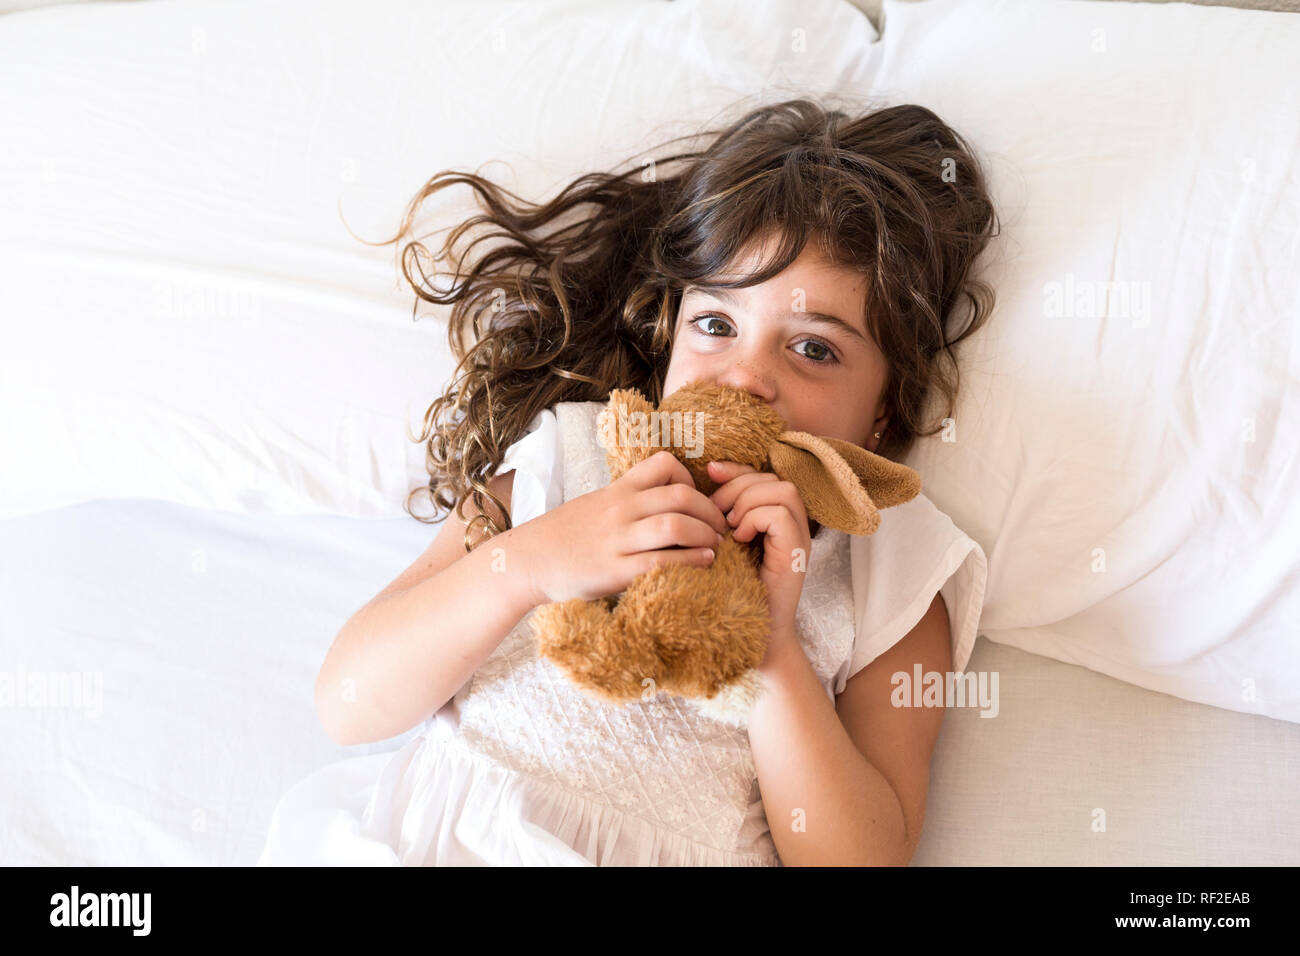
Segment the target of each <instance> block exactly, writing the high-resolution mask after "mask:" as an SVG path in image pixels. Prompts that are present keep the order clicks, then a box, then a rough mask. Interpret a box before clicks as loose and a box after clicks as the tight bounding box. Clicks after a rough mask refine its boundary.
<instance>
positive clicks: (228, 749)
mask: <svg viewBox="0 0 1300 956" xmlns="http://www.w3.org/2000/svg"><path fill="white" fill-rule="evenodd" d="M433 533H434V529H433V528H430V527H428V526H424V525H420V524H418V523H417V522H415V521H414V520H413V519H409V518H408V519H406V520H401V519H376V520H364V519H349V518H338V517H328V516H319V517H283V518H281V517H267V516H261V517H257V518H250V517H247V516H238V515H233V514H227V513H221V512H216V511H205V510H197V509H190V508H186V507H183V506H180V505H174V504H168V503H164V502H153V501H143V500H128V501H117V502H106V501H104V502H91V503H86V504H82V505H75V506H72V507H68V508H62V509H59V510H57V511H52V512H47V513H44V514H40V515H32V516H27V517H22V518H13V519H9V520H6V521H4V522H2V523H0V674H4V675H9V676H10V679H11V680H14V679H16V678H18V677H19V676H22V677H24V678H25V680H24V681H23V684H24V685H25V686H26V690H27V694H26V699H25V700H24V699H23V698H21V697H20V696H18V695H17V694H15V695H13V696H12V697H11V698H9V699H8V700H6V702H5V705H4V706H3V707H0V720H2V721H3V724H2V725H0V726H3V731H0V749H2V750H3V753H4V755H5V759H4V764H5V768H6V772H5V773H4V774H3V777H2V778H0V779H2V781H3V782H0V819H3V821H4V825H3V826H2V827H0V860H2V861H3V862H4V863H8V864H42V865H44V864H88V865H117V864H121V865H137V864H168V865H178V864H179V865H188V864H251V863H253V862H254V861H255V860H256V858H257V854H258V852H259V851H260V850H261V846H262V841H263V839H264V837H265V833H266V825H267V822H268V820H269V818H270V813H271V810H272V808H273V807H274V804H275V801H276V799H278V797H279V796H280V794H281V793H282V792H283V791H284V790H286V789H287V788H288V787H289V785H290V784H291V783H293V782H294V781H295V780H297V779H298V778H299V777H301V776H305V775H306V774H307V773H309V772H310V771H312V770H314V769H316V768H317V767H319V766H322V765H324V764H325V763H327V762H330V761H332V760H336V759H338V758H339V757H342V756H348V755H354V754H363V753H367V752H370V751H379V750H388V749H394V750H395V749H397V747H398V746H400V744H401V743H402V742H403V741H404V740H405V739H406V737H407V736H409V735H403V736H402V737H398V738H394V739H393V741H391V742H385V743H381V744H373V745H368V746H364V747H348V748H344V747H340V746H338V745H336V744H334V743H333V742H332V741H331V740H330V739H329V738H328V737H327V736H326V735H325V733H324V731H323V730H322V729H321V728H320V726H319V724H318V723H317V720H316V716H315V711H314V705H313V689H314V682H315V677H316V672H317V670H318V669H319V667H320V662H321V660H322V659H323V657H324V655H325V651H326V650H327V649H328V647H329V645H330V643H331V641H332V640H333V638H334V635H335V634H336V633H337V632H338V629H339V628H340V627H341V626H342V625H343V623H344V622H345V621H346V620H347V618H348V617H349V616H350V615H351V614H352V612H353V611H355V610H356V609H357V608H358V607H360V606H361V605H362V604H363V603H365V602H366V601H367V600H369V599H370V598H371V597H372V596H373V595H374V594H376V593H377V592H378V591H379V590H380V589H381V588H382V587H383V586H384V585H386V584H387V583H388V582H389V581H390V580H391V579H392V578H393V577H395V576H396V575H397V573H398V572H399V571H400V570H402V568H404V567H405V566H406V565H407V564H408V563H409V562H410V561H412V560H414V558H415V556H416V555H417V554H419V552H420V551H422V550H423V548H424V547H425V545H426V544H427V542H428V540H429V539H430V538H431V536H432V534H433ZM60 674H78V675H84V674H89V675H90V678H91V679H90V681H89V685H88V689H89V690H90V691H91V693H90V694H87V695H84V696H83V697H82V698H81V699H80V700H77V699H76V698H71V699H69V698H66V697H65V698H64V700H65V701H66V702H67V704H69V705H65V706H58V707H54V706H48V705H45V704H42V703H40V702H39V700H34V699H33V695H32V693H31V692H32V690H33V689H34V688H35V687H39V686H41V685H44V686H46V687H50V688H53V687H54V686H55V685H54V684H53V683H52V681H53V680H54V676H55V675H60ZM96 682H98V683H99V684H100V686H101V687H102V694H100V695H96V694H95V693H94V690H95V683H96ZM11 686H12V685H11ZM76 686H81V682H76V683H74V684H73V685H72V687H76ZM97 696H98V700H97V699H96V698H97ZM97 712H98V713H97Z"/></svg>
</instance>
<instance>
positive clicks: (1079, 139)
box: [876, 0, 1300, 721]
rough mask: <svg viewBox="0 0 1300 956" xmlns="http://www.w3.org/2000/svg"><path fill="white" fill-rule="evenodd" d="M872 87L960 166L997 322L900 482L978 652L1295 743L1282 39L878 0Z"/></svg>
mask: <svg viewBox="0 0 1300 956" xmlns="http://www.w3.org/2000/svg"><path fill="white" fill-rule="evenodd" d="M884 13H885V23H884V26H883V34H884V37H885V40H884V43H885V45H886V47H887V50H888V55H887V56H886V57H885V59H884V62H883V63H882V66H881V69H880V71H879V73H878V74H877V84H878V86H877V90H876V92H877V93H879V94H881V95H885V96H891V97H895V98H897V99H900V100H901V99H906V100H911V101H916V102H921V103H925V104H927V105H928V106H930V107H931V108H932V109H934V110H935V111H936V112H937V113H938V114H939V115H940V116H943V117H944V118H945V119H946V120H948V121H949V122H950V123H952V124H953V125H954V126H955V127H956V128H957V129H958V130H959V131H961V132H962V133H963V134H964V135H966V136H967V137H968V138H969V139H970V140H971V141H972V142H973V143H974V144H975V146H976V147H977V149H979V150H980V151H981V152H982V153H983V154H984V155H985V156H986V158H987V165H988V168H989V172H990V176H991V179H992V185H993V188H994V192H995V199H996V201H997V202H998V205H999V207H1000V210H1001V213H1002V216H1003V221H1004V229H1003V235H1002V238H1001V239H1000V240H998V241H997V242H996V243H995V246H994V248H993V249H992V250H991V252H990V255H989V256H988V257H987V260H986V263H987V268H986V270H985V273H984V275H985V278H987V279H988V281H990V282H991V283H992V285H993V286H994V288H995V289H996V292H997V296H998V301H997V306H996V310H995V312H994V314H993V316H992V318H991V320H990V322H989V324H988V325H987V326H986V327H985V329H984V330H983V331H981V332H979V333H977V334H976V335H975V336H974V337H973V338H972V339H970V340H969V341H968V343H967V344H966V345H965V346H963V347H962V348H963V351H962V353H961V354H962V366H963V368H962V373H963V374H962V392H961V396H960V399H959V403H958V406H957V409H956V413H955V415H953V421H952V423H951V426H950V427H949V428H947V429H945V431H944V432H943V433H941V434H940V435H938V436H935V437H933V438H929V439H926V440H924V441H922V442H921V443H920V444H919V445H918V447H917V448H916V449H915V451H914V453H913V454H911V455H910V456H909V457H908V460H907V463H908V464H909V465H911V466H912V467H913V468H915V469H917V471H918V472H920V473H921V475H922V476H923V490H924V493H925V494H926V495H928V496H929V497H930V499H931V500H932V501H933V502H934V503H935V504H936V505H937V506H938V507H939V508H940V509H941V510H942V511H945V512H946V513H947V514H948V515H949V516H950V517H951V518H952V519H953V520H954V521H955V522H956V524H957V525H958V527H960V528H962V530H964V531H965V532H966V533H967V534H969V535H970V536H971V537H973V538H974V539H975V540H977V541H978V542H979V543H980V545H981V546H982V547H983V549H984V551H985V553H986V555H987V556H988V587H987V592H986V595H985V604H984V611H983V616H982V618H981V623H980V633H981V634H983V635H984V636H985V637H987V638H989V639H991V640H994V641H1000V642H1003V643H1007V644H1011V645H1014V646H1016V647H1019V648H1022V649H1024V650H1028V651H1033V652H1035V653H1038V654H1043V655H1046V656H1048V657H1052V658H1055V659H1057V660H1061V661H1066V662H1069V663H1073V664H1079V665H1081V666H1083V667H1088V668H1091V669H1093V670H1096V671H1100V672H1101V673H1104V674H1109V675H1110V676H1112V677H1116V678H1118V679H1120V680H1125V681H1129V682H1132V683H1134V684H1138V685H1141V686H1143V687H1146V688H1150V689H1152V690H1157V691H1161V692H1164V693H1167V694H1172V695H1175V696H1178V697H1183V698H1187V699H1190V700H1195V701H1200V702H1202V703H1207V704H1213V705H1215V706H1219V707H1225V708H1228V709H1232V710H1240V711H1247V712H1253V713H1260V714H1267V715H1269V716H1273V717H1278V718H1282V719H1285V720H1291V721H1300V545H1298V544H1297V542H1298V541H1300V462H1298V459H1297V451H1296V450H1297V448H1300V177H1297V176H1296V159H1295V144H1296V143H1297V142H1300V110H1297V109H1296V108H1295V106H1296V103H1295V84H1294V73H1295V63H1296V51H1297V50H1300V17H1297V16H1294V15H1289V14H1284V13H1267V12H1259V11H1243V10H1233V9H1227V8H1221V7H1207V6H1191V5H1186V4H1170V5H1165V4H1117V3H1106V2H1061V3H1041V2H1037V0H1034V2H1030V0H1007V2H1002V3H968V2H950V0H928V2H926V3H916V4H913V3H897V2H892V0H886V3H885V9H884Z"/></svg>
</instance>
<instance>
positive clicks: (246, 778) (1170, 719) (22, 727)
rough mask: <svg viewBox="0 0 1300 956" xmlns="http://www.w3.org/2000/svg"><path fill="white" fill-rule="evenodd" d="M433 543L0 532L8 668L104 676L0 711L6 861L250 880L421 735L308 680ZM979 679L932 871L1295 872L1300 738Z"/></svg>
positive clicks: (1042, 676)
mask: <svg viewBox="0 0 1300 956" xmlns="http://www.w3.org/2000/svg"><path fill="white" fill-rule="evenodd" d="M434 533H436V529H435V528H434V527H431V526H427V525H421V524H419V523H417V522H415V521H414V520H413V519H410V518H406V519H363V518H345V517H330V516H278V517H275V516H252V515H240V514H233V513H224V512H216V511H207V510H200V509H192V508H188V507H185V506H182V505H177V504H171V503H166V502H153V501H142V500H127V501H97V502H88V503H84V504H80V505H74V506H71V507H68V508H63V509H59V510H57V511H51V512H46V513H42V514H38V515H30V516H25V517H20V518H10V519H7V520H5V521H0V675H9V677H10V679H11V680H12V678H13V677H15V676H17V675H18V674H20V673H23V674H25V675H27V676H28V677H31V676H32V675H36V677H37V678H38V681H37V682H38V683H39V682H40V681H41V680H44V679H45V678H47V677H49V676H50V675H53V674H79V673H87V672H88V673H90V674H91V675H92V683H91V690H92V693H91V694H90V695H89V697H88V698H87V699H83V700H81V701H79V702H78V701H72V702H71V703H73V704H77V706H62V707H49V706H43V705H38V704H34V703H33V701H31V700H30V698H29V699H27V700H26V701H23V702H19V701H18V700H17V699H12V700H10V701H8V702H6V703H5V704H4V706H3V707H0V751H2V752H3V753H4V755H5V761H4V766H5V770H6V772H5V773H4V774H3V775H2V776H0V861H2V862H3V863H6V864H36V865H50V864H53V865H59V864H79V865H136V864H164V865H167V864H170V865H191V864H218V865H227V864H234V865H244V864H252V863H254V862H255V861H256V858H257V854H258V853H259V852H260V850H261V848H262V845H263V842H264V840H265V837H266V832H267V827H268V824H269V822H270V816H271V811H272V809H273V808H274V806H275V802H276V800H277V799H278V798H279V796H280V795H281V794H282V793H283V792H284V791H285V790H286V789H288V787H289V786H290V785H291V784H292V783H294V782H296V781H297V780H299V779H300V778H302V777H304V776H306V775H307V774H308V773H310V772H312V771H314V770H316V769H318V768H320V767H323V766H325V765H326V764H327V763H331V762H333V761H335V760H338V759H340V758H341V757H345V756H353V755H359V754H366V753H375V754H379V753H382V752H384V751H396V750H397V749H398V748H399V747H400V746H401V744H402V743H404V742H405V741H406V740H407V739H409V737H410V736H411V735H412V733H414V731H412V732H408V733H407V734H403V735H401V736H399V737H395V738H393V739H392V740H389V741H384V742H381V743H376V744H371V745H366V746H361V747H339V746H337V745H335V744H333V743H332V742H331V741H330V740H329V738H328V737H326V736H325V733H324V731H323V730H321V728H320V726H319V725H318V723H317V721H316V717H315V714H314V711H313V704H312V699H313V686H314V681H315V676H316V672H317V669H318V668H319V666H320V662H321V660H322V658H323V656H324V654H325V651H326V649H327V648H328V647H329V644H330V642H331V641H332V639H333V637H334V635H335V634H336V633H337V631H338V629H339V627H340V626H342V624H343V622H344V621H345V620H346V619H347V618H348V617H349V616H350V615H351V613H352V612H353V611H355V610H356V608H358V607H360V606H361V604H363V603H364V602H365V601H367V600H369V598H370V597H371V596H373V595H374V594H375V593H377V592H378V591H379V590H380V589H381V588H383V587H384V585H386V584H387V583H388V582H389V581H390V580H392V578H393V577H395V576H396V575H397V574H398V573H399V572H400V571H401V570H402V569H403V568H405V567H406V566H407V565H408V564H409V563H410V562H411V561H412V560H414V558H415V557H416V555H418V554H419V553H420V552H421V551H422V550H423V548H424V547H425V545H426V543H427V542H428V541H429V540H430V539H431V537H432V536H433V534H434ZM969 669H970V670H973V671H986V672H990V673H997V674H998V681H999V682H998V712H997V716H996V718H995V719H988V718H984V717H981V716H980V712H979V711H978V710H977V709H975V708H968V709H964V710H963V709H954V710H951V711H949V713H948V714H947V715H946V716H945V720H944V729H943V732H942V734H941V735H940V738H939V742H938V745H937V747H936V750H935V755H934V763H933V767H932V774H931V785H930V797H929V803H928V807H927V818H926V823H925V832H924V835H923V837H922V840H921V845H920V847H919V848H918V851H917V855H916V857H915V860H914V862H915V863H917V864H928V865H936V864H937V865H946V864H963V865H972V864H974V865H995V864H1017V865H1034V864H1048V865H1061V864H1071V863H1076V864H1077V863H1081V864H1109V865H1176V864H1207V865H1278V864H1291V865H1295V864H1300V800H1298V799H1297V792H1296V784H1295V782H1296V780H1297V779H1300V725H1297V724H1293V723H1288V722H1286V721H1279V720H1273V719H1271V718H1268V717H1263V716H1259V715H1251V714H1242V713H1235V712H1232V711H1226V710H1221V709H1219V708H1215V707H1208V706H1205V705H1202V704H1196V703H1191V702H1188V701H1184V700H1180V699H1178V698H1175V697H1170V696H1167V695H1164V694H1158V693H1154V692H1152V691H1148V690H1144V689H1142V688H1140V687H1135V686H1133V685H1130V684H1124V683H1121V682H1119V681H1116V680H1113V679H1111V678H1109V677H1106V676H1104V675H1101V674H1097V673H1093V672H1091V671H1088V670H1085V669H1084V668H1081V667H1075V666H1071V665H1069V664H1064V663H1061V662H1058V661H1053V660H1049V659H1047V658H1044V657H1039V656H1037V655H1033V654H1028V653H1025V652H1024V651H1021V650H1018V649H1016V648H1013V647H1008V646H1004V645H999V644H992V643H990V642H988V641H986V640H980V641H977V642H976V645H975V652H974V655H973V657H972V659H971V663H970V665H969ZM94 675H99V679H100V680H101V681H102V695H101V696H100V697H99V698H98V699H96V695H95V694H94V693H93V689H94V683H93V678H94ZM29 683H30V682H29ZM29 689H30V688H29ZM96 711H98V715H97V716H96V714H95V712H96ZM1098 809H1101V810H1103V811H1105V817H1104V820H1105V824H1106V830H1105V831H1104V832H1101V831H1094V830H1093V821H1094V819H1096V814H1095V811H1096V810H1098Z"/></svg>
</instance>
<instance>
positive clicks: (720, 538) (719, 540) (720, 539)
mask: <svg viewBox="0 0 1300 956" xmlns="http://www.w3.org/2000/svg"><path fill="white" fill-rule="evenodd" d="M714 534H717V535H718V540H717V543H718V544H722V535H721V534H718V532H716V531H715V532H714Z"/></svg>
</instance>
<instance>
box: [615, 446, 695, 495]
mask: <svg viewBox="0 0 1300 956" xmlns="http://www.w3.org/2000/svg"><path fill="white" fill-rule="evenodd" d="M621 480H625V481H629V482H631V484H632V487H633V488H636V489H638V490H640V489H644V488H653V487H655V486H656V485H674V484H677V485H688V486H690V487H691V488H694V487H695V479H694V478H692V477H691V473H690V472H689V471H687V470H686V466H685V465H683V464H682V463H681V462H680V461H678V460H677V456H676V455H674V454H673V453H672V452H670V451H667V450H665V451H657V452H655V453H654V454H653V455H651V456H650V457H649V458H647V459H645V460H644V461H639V462H637V463H636V464H635V465H633V466H632V467H631V468H629V469H628V470H627V473H626V474H625V475H623V478H622V479H621Z"/></svg>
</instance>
